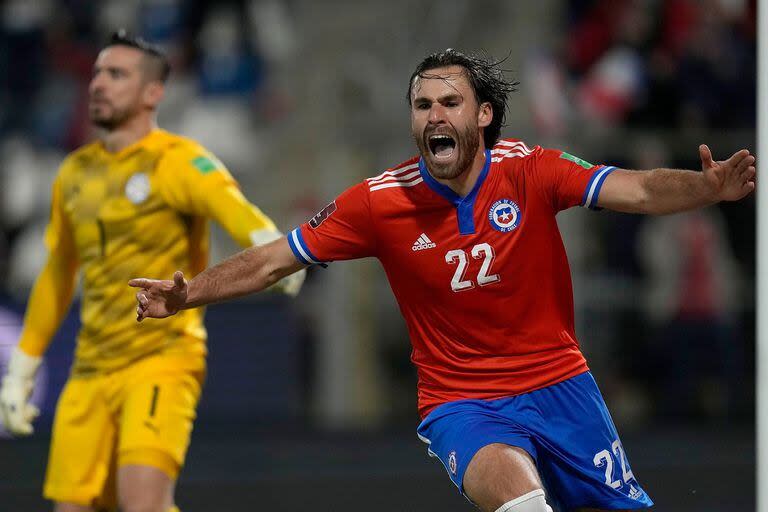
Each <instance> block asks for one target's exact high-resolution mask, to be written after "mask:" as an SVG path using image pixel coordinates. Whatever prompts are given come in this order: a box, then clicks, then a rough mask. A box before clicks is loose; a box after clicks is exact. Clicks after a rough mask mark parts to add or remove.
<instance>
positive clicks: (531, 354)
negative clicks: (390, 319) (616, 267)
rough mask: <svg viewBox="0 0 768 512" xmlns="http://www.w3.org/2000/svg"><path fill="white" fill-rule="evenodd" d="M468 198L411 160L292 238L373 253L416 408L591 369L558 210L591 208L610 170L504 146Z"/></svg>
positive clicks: (309, 253) (336, 251)
mask: <svg viewBox="0 0 768 512" xmlns="http://www.w3.org/2000/svg"><path fill="white" fill-rule="evenodd" d="M485 159H486V162H485V167H484V168H483V170H482V172H481V174H480V176H479V178H478V180H477V183H476V185H475V186H474V188H473V190H472V191H471V192H470V193H469V194H468V195H467V196H465V197H460V196H458V195H457V194H456V193H454V192H453V191H452V190H451V189H450V188H448V187H447V186H445V185H443V184H441V183H439V182H438V181H437V180H435V179H434V178H433V177H432V175H430V174H429V172H428V171H427V168H426V166H425V164H424V162H423V161H422V160H421V159H419V158H412V159H411V160H408V161H407V162H405V163H403V164H401V165H398V166H397V167H393V168H391V169H389V170H387V171H385V172H384V173H382V174H380V175H379V176H376V177H374V178H369V179H367V180H365V181H364V182H363V183H360V184H358V185H355V186H353V187H351V188H349V189H347V190H346V191H345V192H344V193H342V194H341V195H340V196H339V197H338V198H337V199H336V200H335V201H334V202H333V203H331V204H330V205H328V206H327V207H326V208H325V209H324V210H323V211H321V212H320V213H318V214H317V215H316V216H315V217H314V218H312V219H311V220H310V221H309V222H307V223H306V224H303V225H302V226H301V227H299V228H297V229H295V230H293V231H292V232H291V233H290V234H289V235H288V241H289V244H290V246H291V249H292V250H293V252H294V254H295V255H296V257H297V259H298V260H299V261H301V262H302V263H305V264H315V263H322V262H329V261H334V260H346V259H354V258H363V257H367V256H374V257H376V258H378V259H379V260H380V261H381V263H382V265H383V267H384V270H385V272H386V274H387V277H388V279H389V283H390V286H391V287H392V291H393V292H394V294H395V297H396V298H397V302H398V304H399V306H400V311H401V312H402V314H403V317H404V318H405V321H406V324H407V326H408V331H409V333H410V338H411V344H412V345H413V351H412V354H411V360H412V361H413V363H414V364H415V365H416V368H417V371H418V378H419V381H418V382H419V383H418V404H419V414H420V415H421V417H422V418H423V417H425V416H426V415H427V414H428V413H429V412H430V411H431V410H432V409H433V408H434V407H436V406H438V405H440V404H442V403H445V402H450V401H454V400H461V399H467V398H475V399H494V398H500V397H504V396H511V395H517V394H521V393H526V392H529V391H533V390H536V389H539V388H542V387H546V386H550V385H553V384H557V383H558V382H561V381H563V380H566V379H569V378H571V377H574V376H576V375H578V374H580V373H583V372H585V371H587V363H586V361H585V360H584V356H583V355H582V354H581V351H580V350H579V345H578V342H577V341H576V335H575V331H574V320H573V316H574V315H573V291H572V288H571V275H570V268H569V267H568V259H567V257H566V254H565V248H564V247H563V242H562V239H561V237H560V232H559V230H558V227H557V223H556V221H555V215H556V214H557V212H558V211H560V210H563V209H566V208H569V207H571V206H576V205H581V206H585V207H589V208H595V207H596V205H597V198H598V195H599V193H600V187H601V186H602V184H603V181H604V180H605V178H606V176H607V175H608V174H609V173H610V172H611V171H612V170H613V169H614V167H608V166H593V165H592V164H589V163H587V162H584V161H583V160H581V159H579V158H576V157H574V156H571V155H569V154H568V153H563V152H560V151H555V150H551V149H542V148H541V147H539V146H536V147H535V148H533V149H530V148H529V147H528V146H526V145H525V144H524V143H523V142H520V141H516V140H511V139H507V140H501V141H499V142H498V143H497V144H496V145H495V146H494V148H493V149H492V150H490V151H488V150H486V157H485Z"/></svg>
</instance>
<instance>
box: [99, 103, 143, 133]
mask: <svg viewBox="0 0 768 512" xmlns="http://www.w3.org/2000/svg"><path fill="white" fill-rule="evenodd" d="M133 115H135V112H133V111H131V110H130V109H118V108H115V107H114V106H113V105H112V103H110V102H106V101H104V102H102V103H101V104H100V105H99V106H95V107H93V106H92V107H91V108H89V109H88V116H89V117H90V119H91V122H92V123H93V124H94V125H95V126H97V127H99V128H102V129H104V130H107V131H111V130H114V129H116V128H118V127H119V126H121V125H122V124H124V123H125V122H126V120H128V119H130V118H131V117H132V116H133Z"/></svg>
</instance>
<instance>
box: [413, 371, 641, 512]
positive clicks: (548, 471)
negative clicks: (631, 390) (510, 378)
mask: <svg viewBox="0 0 768 512" xmlns="http://www.w3.org/2000/svg"><path fill="white" fill-rule="evenodd" d="M417 432H418V435H419V438H420V439H421V440H422V441H424V442H425V443H427V444H429V449H428V452H429V454H430V455H431V456H433V457H437V458H439V459H440V461H441V462H442V463H443V466H445V469H446V471H448V475H449V476H450V477H451V480H452V481H453V483H454V484H456V486H457V487H458V488H459V490H460V491H461V492H462V493H463V492H464V487H463V486H462V481H463V478H464V471H465V470H466V469H467V465H468V464H469V461H471V460H472V457H473V456H474V455H475V453H477V451H478V450H479V449H480V448H482V447H483V446H486V445H488V444H491V443H503V444H508V445H511V446H516V447H519V448H522V449H524V450H525V451H526V452H528V453H529V454H530V456H531V458H533V460H534V462H535V463H536V467H537V468H538V470H539V474H540V475H541V478H542V480H543V482H544V486H545V488H546V491H547V500H548V501H549V502H550V504H552V505H554V506H557V507H558V508H560V509H561V510H571V509H574V508H580V507H593V508H600V509H606V510H614V509H637V508H645V507H650V506H652V505H653V501H651V499H650V498H649V497H648V495H647V494H646V493H645V491H644V490H643V489H642V487H640V484H639V483H638V482H637V480H636V479H635V477H634V475H633V474H632V469H631V468H630V466H629V461H628V460H627V456H626V454H625V452H624V448H623V447H622V445H621V441H620V440H619V434H618V433H617V432H616V427H615V426H614V425H613V420H611V416H610V414H609V413H608V408H607V407H606V405H605V402H603V397H602V395H601V394H600V390H598V389H597V384H596V383H595V380H594V378H592V374H591V373H589V372H586V373H582V374H581V375H577V376H576V377H573V378H570V379H568V380H566V381H563V382H560V383H559V384H555V385H553V386H549V387H546V388H543V389H539V390H536V391H531V392H530V393H525V394H522V395H518V396H513V397H508V398H500V399H497V400H459V401H456V402H449V403H446V404H442V405H440V406H439V407H437V408H435V409H434V410H433V411H432V412H431V413H430V414H429V415H428V416H427V417H426V418H425V419H424V421H422V422H421V425H419V428H418V431H417Z"/></svg>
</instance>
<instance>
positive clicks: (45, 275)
mask: <svg viewBox="0 0 768 512" xmlns="http://www.w3.org/2000/svg"><path fill="white" fill-rule="evenodd" d="M45 245H46V247H47V249H48V260H47V261H46V263H45V266H44V267H43V269H42V271H41V272H40V274H39V275H38V276H37V280H36V281H35V285H34V287H33V288H32V293H31V294H30V296H29V303H28V304H27V311H26V314H25V316H24V328H23V330H22V332H21V338H20V340H19V348H20V349H21V350H22V351H23V352H25V353H26V354H28V355H30V356H36V357H39V356H42V355H43V354H44V353H45V351H46V349H47V348H48V345H49V344H50V343H51V340H52V339H53V335H54V334H55V333H56V330H57V329H58V328H59V325H60V324H61V322H62V320H64V316H65V315H66V314H67V310H69V306H70V304H71V303H72V296H73V295H74V292H75V283H76V276H77V266H78V263H77V252H76V250H75V244H74V239H73V235H72V227H71V226H70V224H69V221H68V220H67V217H66V214H65V212H64V209H63V204H62V196H61V185H60V182H59V180H58V179H57V180H56V181H55V182H54V184H53V194H52V200H51V219H50V222H49V223H48V227H47V229H46V232H45Z"/></svg>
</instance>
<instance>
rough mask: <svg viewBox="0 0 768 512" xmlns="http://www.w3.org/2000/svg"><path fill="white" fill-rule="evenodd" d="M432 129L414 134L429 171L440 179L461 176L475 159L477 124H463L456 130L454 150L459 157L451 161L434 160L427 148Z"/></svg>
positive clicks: (477, 141)
mask: <svg viewBox="0 0 768 512" xmlns="http://www.w3.org/2000/svg"><path fill="white" fill-rule="evenodd" d="M433 133H434V131H432V132H430V133H427V131H426V130H424V133H423V134H422V136H421V137H417V136H414V139H415V140H416V145H417V146H418V148H419V153H421V157H422V158H423V159H424V162H425V163H426V164H427V169H429V173H430V174H431V175H432V176H434V177H435V178H438V179H442V180H451V179H453V178H456V177H458V176H461V174H463V173H464V172H465V171H466V170H468V169H469V168H470V166H471V165H472V162H473V161H474V159H475V154H476V153H477V149H478V147H479V146H480V135H479V130H478V127H477V126H465V127H464V129H463V130H461V131H460V132H459V131H456V133H455V135H452V136H455V138H456V147H455V148H454V151H458V152H459V157H458V158H457V159H456V160H454V161H452V162H445V163H442V162H438V161H436V160H435V158H434V155H433V154H432V151H431V150H430V149H429V142H428V140H429V136H430V135H433Z"/></svg>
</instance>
